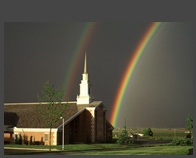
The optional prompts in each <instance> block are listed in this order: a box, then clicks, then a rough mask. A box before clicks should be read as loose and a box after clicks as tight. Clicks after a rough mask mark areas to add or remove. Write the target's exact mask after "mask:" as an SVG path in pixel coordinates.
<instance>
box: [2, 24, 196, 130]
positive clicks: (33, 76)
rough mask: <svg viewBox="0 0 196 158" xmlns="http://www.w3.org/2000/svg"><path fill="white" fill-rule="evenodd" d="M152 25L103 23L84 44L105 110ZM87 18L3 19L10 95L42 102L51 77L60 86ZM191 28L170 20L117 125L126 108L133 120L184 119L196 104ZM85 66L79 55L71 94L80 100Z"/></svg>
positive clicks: (163, 123) (11, 99) (6, 95)
mask: <svg viewBox="0 0 196 158" xmlns="http://www.w3.org/2000/svg"><path fill="white" fill-rule="evenodd" d="M149 24H150V23H99V25H98V26H97V27H96V29H95V30H94V33H93V36H92V37H91V39H90V41H89V44H88V45H87V47H86V48H85V49H86V51H87V62H88V73H89V75H90V77H89V78H90V81H91V83H92V85H93V93H94V96H95V99H96V100H102V101H103V102H104V104H105V105H106V107H107V108H108V115H107V116H109V114H110V112H111V107H112V105H113V102H114V98H115V97H116V96H115V95H116V92H117V90H118V86H119V83H120V81H121V78H122V75H123V73H124V70H125V68H126V66H127V64H128V62H129V60H130V56H131V54H132V53H133V52H134V49H135V47H136V46H137V44H138V42H139V41H140V39H141V38H142V36H143V34H144V33H145V31H146V29H147V28H148V26H149ZM84 25H85V23H5V27H4V28H5V32H4V35H5V40H4V41H5V60H4V61H5V67H4V68H5V71H4V75H5V76H4V77H5V79H4V88H5V89H4V102H37V98H36V94H37V93H40V92H41V88H42V83H44V82H45V81H46V80H50V81H51V82H52V83H54V84H55V86H56V87H58V86H60V87H62V85H63V83H64V82H65V77H66V73H67V71H68V66H69V64H70V62H73V61H71V59H72V56H73V53H74V51H75V48H76V46H77V44H78V41H79V38H80V36H81V32H82V31H83V28H84ZM192 33H193V26H192V24H191V23H167V24H166V26H165V27H164V29H163V30H162V31H161V32H160V34H159V35H158V36H157V39H156V40H155V41H154V43H152V45H151V46H150V47H149V49H148V50H147V52H146V53H145V55H144V57H143V59H142V61H141V62H140V63H139V66H138V69H137V71H136V73H135V76H134V78H133V81H132V83H131V85H129V88H128V90H127V93H126V95H125V98H124V101H123V105H122V109H121V112H120V115H119V118H118V124H117V126H123V125H122V124H123V123H124V117H122V116H123V115H124V116H126V117H127V120H129V121H127V125H128V126H130V127H131V126H136V125H138V124H139V125H141V126H147V127H148V126H154V127H156V126H157V127H162V126H164V127H165V126H166V125H168V127H184V126H185V122H183V121H184V120H185V117H186V115H187V114H188V113H190V114H192V109H193V103H192V101H193V88H192V87H193V76H192V75H193V61H192V56H193V43H192V42H193V37H192ZM82 73H83V59H80V67H79V69H78V70H77V72H76V78H75V80H74V82H73V83H74V85H72V91H71V95H70V96H69V98H70V100H76V95H77V94H78V92H79V83H80V80H81V74H82ZM146 111H148V113H146ZM155 118H156V119H155ZM165 118H167V119H166V120H165V121H163V119H165ZM144 120H145V121H144ZM169 120H173V121H170V122H169Z"/></svg>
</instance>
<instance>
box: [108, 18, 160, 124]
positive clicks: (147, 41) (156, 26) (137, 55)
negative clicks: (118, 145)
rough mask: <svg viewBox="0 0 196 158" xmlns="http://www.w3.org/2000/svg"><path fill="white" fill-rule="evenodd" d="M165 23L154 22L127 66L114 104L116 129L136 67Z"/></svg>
mask: <svg viewBox="0 0 196 158" xmlns="http://www.w3.org/2000/svg"><path fill="white" fill-rule="evenodd" d="M163 25H164V23H162V22H153V23H152V24H151V25H150V27H149V28H148V29H147V31H146V33H145V34H144V36H143V37H142V39H141V41H140V42H139V44H138V46H137V47H136V49H135V51H134V53H133V55H132V56H131V58H130V61H129V63H128V65H127V68H126V70H125V73H124V75H123V77H122V80H121V82H120V85H119V88H118V91H117V94H116V97H115V101H114V104H113V108H112V112H111V116H110V122H111V124H112V125H113V126H114V127H115V126H116V121H117V118H118V114H119V111H120V107H121V105H122V101H123V98H124V95H125V92H126V90H127V86H128V84H129V82H130V79H131V78H132V76H133V73H134V71H135V68H136V65H137V63H138V61H139V60H140V58H141V56H142V54H143V53H144V52H145V49H146V48H147V46H148V45H149V44H150V42H151V41H152V39H153V37H155V36H156V34H157V33H158V32H159V31H160V29H161V28H162V27H163Z"/></svg>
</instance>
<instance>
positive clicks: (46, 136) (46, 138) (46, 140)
mask: <svg viewBox="0 0 196 158" xmlns="http://www.w3.org/2000/svg"><path fill="white" fill-rule="evenodd" d="M45 142H48V133H45Z"/></svg>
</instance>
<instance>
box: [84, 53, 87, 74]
mask: <svg viewBox="0 0 196 158" xmlns="http://www.w3.org/2000/svg"><path fill="white" fill-rule="evenodd" d="M86 73H87V63H86V52H85V59H84V74H86Z"/></svg>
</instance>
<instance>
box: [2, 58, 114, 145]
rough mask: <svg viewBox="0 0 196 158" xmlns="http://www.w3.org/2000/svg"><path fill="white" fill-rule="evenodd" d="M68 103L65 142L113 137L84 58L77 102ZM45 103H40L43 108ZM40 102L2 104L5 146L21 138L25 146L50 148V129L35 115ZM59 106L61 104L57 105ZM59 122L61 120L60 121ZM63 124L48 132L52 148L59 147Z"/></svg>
mask: <svg viewBox="0 0 196 158" xmlns="http://www.w3.org/2000/svg"><path fill="white" fill-rule="evenodd" d="M66 103H67V104H68V106H67V107H66V111H65V112H64V113H63V115H62V117H64V143H65V144H72V143H90V142H91V143H95V142H97V141H105V142H107V141H109V140H110V139H111V138H112V130H113V129H114V128H113V126H112V125H111V124H110V123H109V121H108V120H107V119H106V112H107V109H106V107H105V105H104V104H103V102H102V101H94V97H93V96H92V85H91V83H90V82H89V80H88V73H87V62H86V55H85V62H84V73H83V74H82V81H81V84H80V94H79V96H77V101H73V102H63V104H66ZM44 104H45V105H46V104H48V103H42V105H44ZM35 106H37V107H38V108H39V106H41V105H40V103H4V143H11V144H13V143H14V139H15V138H16V137H17V138H18V140H19V138H20V136H21V137H22V138H24V139H23V140H24V141H23V142H24V143H25V144H29V143H30V138H31V137H32V141H33V142H35V143H36V144H43V145H49V133H50V128H49V127H48V126H47V124H46V122H45V120H44V119H43V116H42V115H41V114H40V113H38V111H37V110H36V108H35ZM58 106H62V105H58ZM59 119H60V118H59ZM62 132H63V122H62V120H60V121H58V122H57V123H56V124H55V125H54V127H53V128H52V130H51V145H60V144H62V138H63V136H62V135H63V133H62Z"/></svg>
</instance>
